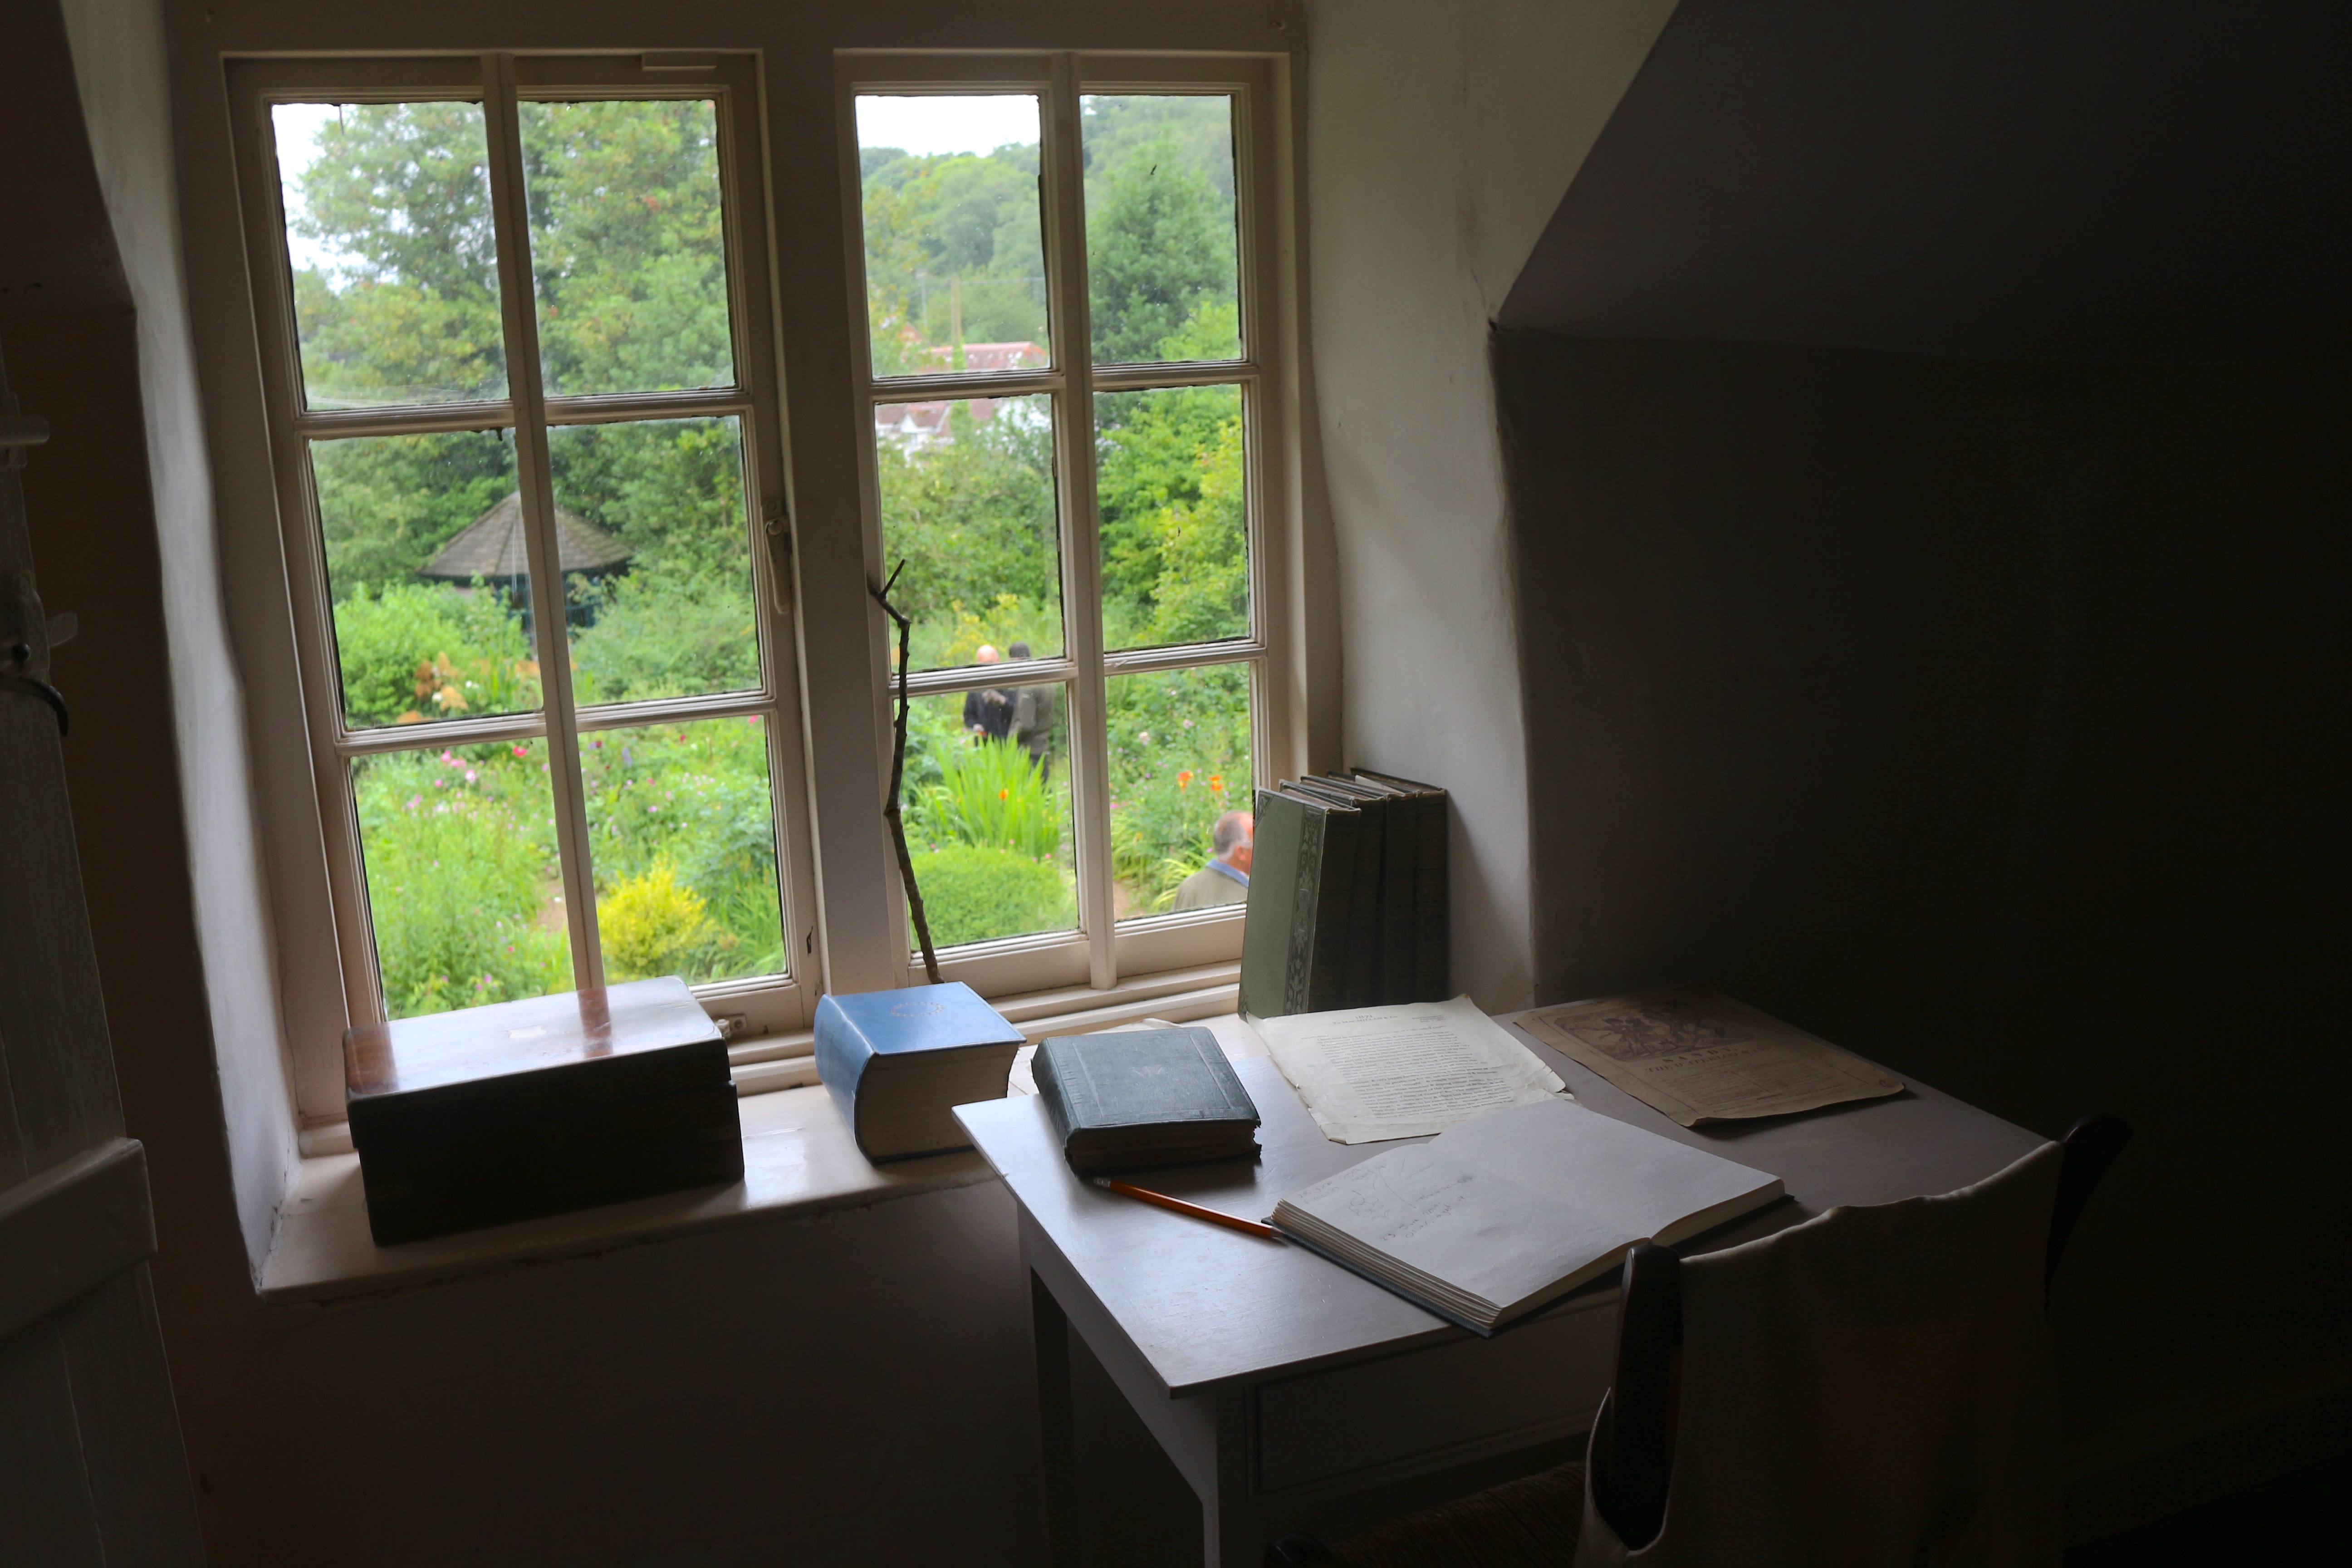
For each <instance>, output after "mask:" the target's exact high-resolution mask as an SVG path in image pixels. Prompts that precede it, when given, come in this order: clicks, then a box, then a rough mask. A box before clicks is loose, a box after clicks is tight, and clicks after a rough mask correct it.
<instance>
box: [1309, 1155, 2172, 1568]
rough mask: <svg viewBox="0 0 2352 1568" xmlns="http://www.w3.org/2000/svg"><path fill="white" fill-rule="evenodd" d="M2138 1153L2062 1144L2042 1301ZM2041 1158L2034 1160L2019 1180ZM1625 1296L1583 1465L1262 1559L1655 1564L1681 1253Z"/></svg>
mask: <svg viewBox="0 0 2352 1568" xmlns="http://www.w3.org/2000/svg"><path fill="white" fill-rule="evenodd" d="M2130 1139H2131V1129H2130V1128H2129V1126H2127V1125H2126V1123H2125V1122H2124V1121H2122V1120H2121V1119H2119V1118H2116V1117H2114V1116H2086V1117H2084V1118H2083V1119H2081V1120H2080V1121H2076V1122H2075V1123H2074V1126H2073V1127H2072V1128H2070V1129H2069V1130H2068V1131H2067V1133H2066V1136H2065V1138H2064V1139H2063V1141H2062V1150H2063V1152H2062V1154H2061V1155H2060V1157H2059V1160H2058V1168H2057V1171H2056V1174H2055V1180H2054V1187H2053V1190H2052V1193H2051V1197H2050V1200H2049V1207H2048V1209H2047V1211H2046V1212H2047V1213H2048V1215H2049V1234H2048V1241H2047V1245H2046V1247H2045V1249H2044V1252H2043V1258H2042V1269H2041V1280H2040V1283H2041V1286H2042V1292H2043V1295H2044V1297H2045V1298H2046V1294H2047V1290H2048V1287H2049V1283H2050V1281H2051V1279H2053V1278H2054V1276H2055V1275H2056V1273H2057V1268H2058V1263H2059V1260H2060V1258H2062V1257H2063V1255H2064V1252H2065V1249H2066V1244H2067V1242H2068V1241H2069V1240H2070V1239H2071V1238H2072V1237H2073V1235H2074V1226H2075V1224H2076V1222H2077V1221H2079V1220H2080V1219H2081V1217H2082V1215H2083V1211H2084V1208H2085V1207H2086V1206H2087V1205H2088V1204H2089V1202H2090V1199H2091V1194H2092V1193H2093V1192H2094V1191H2095V1190H2096V1188H2097V1186H2098V1184H2099V1182H2100V1180H2101V1178H2102V1177H2104V1176H2105V1174H2106V1172H2107V1169H2108V1167H2109V1166H2111V1165H2112V1164H2114V1163H2115V1161H2116V1156H2117V1155H2119V1154H2120V1153H2121V1152H2123V1149H2124V1146H2125V1144H2126V1143H2127V1142H2129V1141H2130ZM2045 1148H2046V1146H2045ZM2039 1157H2040V1156H2039V1155H2029V1156H2027V1158H2026V1160H2024V1161H2021V1162H2019V1164H2018V1166H2013V1167H2011V1171H2012V1172H2014V1171H2017V1170H2018V1169H2019V1168H2020V1167H2022V1166H2024V1165H2026V1164H2027V1163H2028V1162H2031V1161H2033V1160H2035V1159H2037V1158H2039ZM2009 1174H2010V1173H2006V1172H2005V1173H2002V1176H2003V1177H2006V1176H2008V1175H2009ZM2001 1179H2002V1177H1996V1178H1993V1181H1995V1182H1998V1181H2000V1180H2001ZM1990 1185H1991V1183H1990V1182H1989V1183H1985V1184H1979V1187H1978V1188H1969V1189H1964V1190H1963V1193H1962V1194H1950V1195H1949V1197H1948V1198H1945V1199H1913V1200H1909V1203H1910V1204H1912V1205H1920V1204H1929V1205H1933V1204H1948V1203H1949V1202H1951V1201H1952V1200H1953V1199H1958V1198H1962V1197H1964V1196H1965V1195H1966V1194H1971V1193H1976V1192H1978V1191H1979V1189H1981V1188H1984V1187H1989V1186H1990ZM1904 1206H1906V1205H1881V1207H1880V1210H1879V1211H1876V1212H1878V1213H1880V1214H1882V1215H1884V1214H1885V1213H1886V1212H1887V1211H1893V1210H1895V1209H1898V1208H1901V1207H1904ZM1873 1212H1874V1211H1870V1210H1832V1212H1831V1214H1830V1215H1822V1216H1819V1217H1818V1218H1816V1219H1814V1220H1812V1221H1809V1222H1807V1224H1806V1225H1805V1226H1798V1227H1795V1228H1796V1230H1800V1231H1803V1230H1811V1229H1813V1228H1814V1227H1817V1226H1822V1225H1823V1224H1824V1222H1826V1221H1829V1220H1831V1219H1832V1217H1833V1216H1834V1215H1842V1214H1857V1215H1866V1214H1871V1213H1873ZM1792 1234H1793V1232H1783V1233H1781V1235H1782V1236H1784V1237H1785V1236H1790V1235H1792ZM1779 1239H1780V1238H1779V1237H1767V1238H1765V1239H1764V1240H1763V1241H1760V1242H1755V1243H1750V1244H1748V1247H1750V1248H1757V1249H1763V1248H1769V1247H1771V1246H1772V1244H1773V1243H1774V1242H1775V1241H1776V1240H1779ZM1731 1250H1732V1251H1733V1252H1743V1251H1747V1250H1748V1248H1734V1249H1731ZM1784 1250H1785V1249H1784ZM1724 1256H1727V1255H1722V1254H1719V1255H1717V1257H1724ZM1758 1256H1759V1257H1761V1256H1762V1254H1761V1253H1760V1252H1759V1255H1758ZM1700 1267H1701V1268H1702V1269H1704V1268H1706V1267H1707V1266H1706V1265H1705V1264H1702V1265H1700ZM1684 1284H1685V1269H1684V1266H1683V1264H1682V1261H1681V1259H1679V1258H1676V1257H1675V1254H1674V1253H1672V1252H1670V1251H1669V1250H1667V1249H1666V1248H1664V1247H1655V1246H1652V1245H1650V1244H1648V1243H1643V1245H1641V1246H1639V1247H1634V1248H1633V1251H1632V1252H1630V1253H1629V1254H1628V1255H1627V1256H1626V1259H1625V1265H1624V1269H1623V1273H1622V1300H1621V1302H1620V1305H1619V1309H1618V1320H1617V1353H1616V1364H1615V1373H1614V1377H1613V1379H1612V1385H1611V1388H1610V1392H1609V1394H1608V1396H1607V1397H1606V1398H1605V1399H1603V1401H1602V1402H1601V1409H1600V1411H1599V1412H1598V1414H1597V1415H1596V1416H1595V1418H1594V1422H1593V1430H1592V1436H1591V1442H1590V1445H1589V1447H1588V1449H1587V1452H1586V1458H1585V1459H1584V1461H1583V1462H1581V1463H1576V1462H1571V1463H1569V1464H1564V1465H1559V1466H1557V1467H1555V1468H1552V1469H1549V1470H1546V1471H1544V1472H1542V1473H1541V1474H1538V1475H1535V1476H1529V1477H1526V1478H1523V1479H1518V1480H1515V1481H1510V1482H1507V1483H1505V1484H1504V1485H1502V1486H1498V1487H1493V1488H1489V1489H1487V1490H1486V1491H1483V1492H1479V1493H1476V1494H1475V1495H1474V1496H1471V1497H1467V1498H1463V1499H1458V1500H1454V1501H1451V1502H1446V1503H1441V1504H1439V1505H1437V1506H1436V1507H1434V1508H1431V1509H1426V1510H1423V1511H1421V1512H1419V1513H1416V1514H1412V1515H1409V1516H1407V1517H1406V1518H1403V1519H1401V1520H1396V1521H1391V1522H1390V1523H1387V1524H1383V1525H1380V1526H1377V1527H1375V1528H1374V1529H1372V1530H1369V1531H1365V1532H1363V1533H1362V1534H1360V1535H1358V1536H1355V1537H1352V1538H1351V1539H1349V1540H1348V1541H1346V1542H1341V1543H1340V1544H1339V1545H1338V1546H1337V1547H1327V1546H1326V1545H1324V1543H1323V1542H1319V1541H1318V1540H1316V1539H1314V1538H1313V1537H1311V1536H1297V1535H1294V1536H1286V1537H1284V1538H1283V1539H1281V1540H1279V1541H1276V1542H1273V1543H1272V1544H1271V1545H1270V1546H1269V1547H1268V1548H1267V1549H1266V1556H1265V1561H1266V1563H1267V1564H1268V1565H1269V1568H1299V1565H1303V1564H1308V1563H1331V1564H1338V1565H1340V1568H1457V1565H1459V1568H1472V1565H1474V1564H1475V1565H1476V1568H1517V1565H1520V1564H1525V1565H1527V1568H1569V1565H1570V1563H1575V1562H1577V1561H1579V1560H1580V1546H1581V1547H1582V1548H1583V1556H1584V1558H1585V1559H1586V1560H1588V1561H1598V1562H1605V1563H1614V1562H1622V1561H1629V1560H1631V1559H1633V1558H1634V1557H1637V1556H1640V1555H1642V1554H1643V1553H1644V1552H1647V1551H1648V1549H1650V1548H1651V1547H1653V1546H1654V1544H1655V1543H1656V1542H1658V1540H1659V1538H1660V1536H1661V1534H1662V1533H1663V1531H1664V1527H1665V1525H1666V1523H1667V1516H1668V1501H1669V1496H1670V1493H1671V1490H1672V1482H1673V1479H1674V1472H1675V1448H1676V1441H1675V1440H1676V1436H1677V1426H1678V1422H1679V1417H1680V1415H1681V1414H1682V1405H1683V1400H1682V1389H1681V1380H1682V1370H1683V1327H1684ZM1972 1527H1973V1526H1972V1522H1971V1521H1969V1520H1966V1519H1961V1520H1956V1521H1951V1522H1950V1523H1948V1524H1947V1525H1945V1526H1942V1527H1941V1534H1942V1537H1944V1538H1945V1539H1942V1540H1940V1542H1939V1541H1938V1540H1929V1541H1927V1542H1922V1543H1921V1544H1920V1549H1919V1552H1918V1553H1917V1559H1916V1560H1917V1561H1919V1562H1921V1563H1934V1562H1939V1561H1958V1560H1960V1559H1962V1558H1964V1557H1965V1556H1966V1554H1967V1552H1968V1551H1969V1549H1970V1548H1969V1543H1968V1542H1967V1541H1965V1540H1963V1539H1962V1537H1963V1536H1964V1535H1965V1534H1966V1533H1967V1532H1968V1531H1969V1530H1970V1529H1971V1528H1972ZM1588 1538H1590V1539H1588ZM1744 1555H1745V1553H1743V1556H1744ZM1681 1560H1685V1561H1696V1560H1697V1559H1696V1558H1689V1559H1681Z"/></svg>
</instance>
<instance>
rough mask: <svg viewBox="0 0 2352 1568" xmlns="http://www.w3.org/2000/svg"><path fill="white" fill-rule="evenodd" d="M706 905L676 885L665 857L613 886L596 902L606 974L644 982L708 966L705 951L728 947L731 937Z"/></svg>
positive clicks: (597, 927)
mask: <svg viewBox="0 0 2352 1568" xmlns="http://www.w3.org/2000/svg"><path fill="white" fill-rule="evenodd" d="M707 908H708V906H707V905H706V904H705V902H704V900H703V897H702V895H701V894H700V893H698V892H696V891H695V890H694V889H692V888H688V887H682V886H680V885H679V883H678V879H677V872H676V871H674V870H672V869H671V868H670V866H669V864H668V862H667V861H664V862H662V863H661V864H659V865H656V866H655V867H653V868H651V869H650V870H647V871H645V872H643V873H641V874H639V875H637V876H635V877H630V878H627V879H625V880H623V881H621V882H619V883H617V884H615V885H614V889H613V890H612V891H611V892H609V893H606V894H604V896H602V897H600V898H599V899H598V900H596V929H597V933H598V935H599V937H600V938H601V939H602V941H603V942H604V966H605V970H606V972H607V973H609V974H610V975H611V976H612V978H614V979H615V980H643V979H646V978H648V977H650V976H653V975H656V974H684V975H688V976H689V977H691V976H692V975H694V974H696V973H699V972H701V971H705V970H708V969H709V968H710V967H711V963H710V957H711V955H710V953H709V951H708V950H709V949H710V948H713V947H720V946H723V947H729V948H731V947H733V946H734V945H735V939H734V937H733V936H732V935H731V934H730V933H729V932H728V931H725V930H724V929H723V928H722V927H720V926H719V924H718V923H717V922H716V921H712V920H711V919H710V917H709V915H708V914H707V913H705V910H706V909H707Z"/></svg>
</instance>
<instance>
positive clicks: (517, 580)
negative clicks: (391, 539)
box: [416, 491, 629, 628]
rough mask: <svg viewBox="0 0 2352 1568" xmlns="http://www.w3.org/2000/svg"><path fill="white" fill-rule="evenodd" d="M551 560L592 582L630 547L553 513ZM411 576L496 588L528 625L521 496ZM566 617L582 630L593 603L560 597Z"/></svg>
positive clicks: (471, 526)
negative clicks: (553, 551)
mask: <svg viewBox="0 0 2352 1568" xmlns="http://www.w3.org/2000/svg"><path fill="white" fill-rule="evenodd" d="M555 537H556V541H557V549H556V561H557V563H558V565H559V566H560V567H561V569H562V573H563V575H564V576H565V577H566V578H567V579H569V578H572V577H574V576H577V577H582V578H584V579H586V580H587V581H589V582H592V583H593V582H594V581H596V580H597V579H598V578H600V577H604V576H605V575H607V574H610V573H613V572H614V571H617V570H619V569H620V568H621V567H623V566H625V565H626V564H627V563H628V560H629V547H628V546H627V545H625V544H624V543H622V542H620V541H619V540H617V539H615V538H614V537H613V536H612V535H611V534H609V533H607V532H605V531H604V530H603V529H601V528H599V527H597V526H596V525H595V524H594V523H593V522H590V521H588V520H587V519H586V518H584V517H582V516H580V515H579V514H578V513H577V512H570V511H566V510H563V508H562V507H557V508H556V509H555ZM416 574H417V575H418V576H419V577H423V578H425V579H427V580H428V581H432V582H439V583H458V584H471V583H475V582H480V583H483V584H488V585H490V586H493V587H496V588H499V590H501V591H502V592H503V593H504V594H505V595H506V596H507V602H508V603H509V604H511V605H514V606H515V607H516V608H517V609H518V610H520V611H521V612H522V616H523V624H524V626H525V627H526V628H528V627H529V626H530V557H529V554H528V552H526V551H525V550H524V548H523V538H522V494H521V492H520V491H515V492H513V493H511V494H509V496H508V497H507V498H506V499H505V500H502V501H499V503H498V504H496V505H495V506H493V507H491V508H490V509H489V510H488V511H486V512H484V513H482V515H481V516H479V517H478V518H476V519H475V520H474V521H471V522H469V523H467V525H466V526H465V527H464V528H462V529H460V530H458V531H457V533H456V534H455V535H454V536H452V537H451V539H450V541H449V542H448V543H446V544H445V545H443V546H442V547H441V548H440V550H439V551H438V552H436V554H435V555H434V557H433V559H432V560H430V561H427V562H426V563H425V564H424V565H422V566H420V567H418V568H417V569H416ZM564 597H565V599H566V600H567V601H568V602H569V605H570V608H569V610H568V611H567V613H566V616H565V618H566V619H567V620H569V621H571V622H572V624H573V625H575V626H587V625H588V624H590V623H591V622H592V621H593V620H594V619H595V618H596V615H595V605H594V604H593V602H592V601H588V600H585V599H573V598H572V595H571V594H570V593H569V592H568V591H567V593H566V594H565V595H564Z"/></svg>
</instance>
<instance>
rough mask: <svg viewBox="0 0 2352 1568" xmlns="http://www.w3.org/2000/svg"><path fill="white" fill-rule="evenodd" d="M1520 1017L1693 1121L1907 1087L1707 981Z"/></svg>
mask: <svg viewBox="0 0 2352 1568" xmlns="http://www.w3.org/2000/svg"><path fill="white" fill-rule="evenodd" d="M1516 1021H1517V1024H1518V1026H1519V1027H1521V1028H1522V1029H1525V1030H1527V1031H1528V1033H1529V1034H1531V1035H1533V1036H1535V1037H1537V1038H1538V1039H1539V1040H1542V1041H1543V1042H1544V1043H1545V1044H1547V1045H1550V1046H1555V1047H1559V1050H1560V1051H1561V1052H1562V1053H1563V1054H1565V1055H1566V1056H1568V1057H1570V1058H1572V1059H1573V1060H1575V1061H1577V1062H1579V1063H1580V1064H1581V1065H1583V1066H1585V1067H1588V1068H1591V1069H1592V1070H1593V1071H1594V1072H1597V1073H1599V1074H1600V1075H1601V1077H1602V1078H1605V1079H1608V1080H1609V1081H1610V1082H1611V1083H1613V1084H1615V1085H1616V1086H1617V1087H1618V1088H1619V1089H1623V1090H1624V1091H1625V1092H1626V1093H1628V1094H1630V1095H1632V1096H1633V1098H1634V1099H1636V1100H1640V1101H1641V1102H1642V1103H1643V1104H1644V1105H1647V1106H1650V1107H1652V1108H1653V1109H1654V1110H1662V1111H1664V1112H1665V1114H1667V1115H1668V1116H1671V1117H1673V1118H1674V1119H1675V1121H1679V1122H1681V1123H1682V1124H1683V1125H1684V1126H1685V1127H1696V1126H1697V1125H1698V1124H1699V1123H1701V1122H1703V1121H1739V1120H1742V1119H1745V1118H1748V1117H1753V1116H1786V1115H1788V1114H1790V1112H1792V1111H1798V1110H1815V1109H1817V1108H1819V1107H1821V1106H1824V1105H1837V1104H1841V1103H1843V1101H1846V1100H1875V1099H1877V1098H1879V1097H1880V1096H1882V1095H1888V1094H1900V1093H1901V1092H1902V1091H1903V1083H1902V1080H1900V1079H1893V1078H1889V1077H1887V1076H1886V1075H1885V1073H1883V1072H1881V1071H1879V1070H1878V1069H1877V1068H1874V1067H1873V1066H1871V1065H1870V1064H1869V1063H1868V1062H1866V1061H1864V1060H1863V1059H1862V1058H1860V1057H1856V1056H1852V1055H1849V1054H1848V1053H1846V1052H1844V1051H1842V1050H1840V1049H1838V1048H1837V1047H1835V1046H1832V1045H1831V1044H1829V1043H1828V1042H1827V1041H1825V1040H1818V1039H1815V1038H1814V1037H1812V1036H1811V1035H1809V1034H1807V1033H1805V1032H1804V1031H1803V1030H1802V1029H1800V1028H1797V1027H1794V1026H1791V1025H1788V1024H1783V1023H1782V1022H1780V1019H1778V1018H1775V1017H1772V1016H1769V1014H1764V1013H1759V1012H1758V1011H1757V1010H1756V1009H1755V1008H1753V1007H1750V1006H1748V1005H1746V1004H1744V1003H1740V1002H1735V1001H1733V1000H1732V999H1731V998H1730V997H1728V996H1726V995H1724V994H1722V993H1720V992H1718V991H1717V990H1716V989H1715V988H1714V987H1712V986H1708V985H1678V986H1675V987H1674V988H1672V989H1670V990H1665V991H1646V992H1643V993H1641V994H1638V995H1633V996H1608V997H1603V998H1601V1000H1600V1001H1597V1002H1572V1003H1570V1004H1569V1005H1566V1006H1564V1007H1547V1008H1544V1009H1543V1010H1542V1011H1540V1012H1536V1013H1526V1014H1522V1015H1520V1016H1519V1017H1518V1018H1517V1020H1516Z"/></svg>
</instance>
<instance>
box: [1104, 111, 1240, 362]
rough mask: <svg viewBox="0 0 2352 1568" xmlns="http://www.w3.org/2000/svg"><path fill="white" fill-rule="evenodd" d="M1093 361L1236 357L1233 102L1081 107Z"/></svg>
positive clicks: (1237, 277) (1237, 257)
mask: <svg viewBox="0 0 2352 1568" xmlns="http://www.w3.org/2000/svg"><path fill="white" fill-rule="evenodd" d="M1080 115H1081V119H1080V127H1079V137H1080V140H1081V142H1082V143H1083V145H1084V148H1085V154H1086V167H1087V299H1088V300H1089V301H1090V303H1091V316H1092V320H1093V325H1094V339H1095V362H1096V363H1097V364H1129V363H1139V362H1145V361H1154V360H1202V359H1238V358H1240V357H1241V352H1242V342H1241V307H1240V298H1241V295H1240V289H1239V283H1240V279H1241V265H1240V255H1241V247H1240V245H1239V243H1238V241H1237V239H1236V238H1235V233H1236V231H1235V229H1234V110H1233V100H1231V99H1230V98H1199V97H1189V98H1173V97H1160V96H1140V95H1136V94H1122V95H1119V96H1117V97H1111V96H1104V95H1097V96H1095V97H1090V98H1087V99H1086V100H1083V103H1082V105H1081V108H1080Z"/></svg>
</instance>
